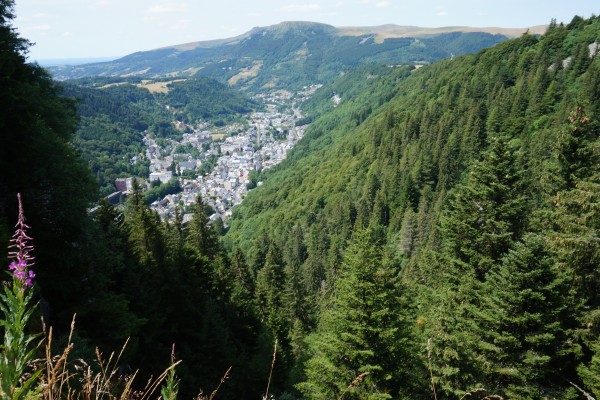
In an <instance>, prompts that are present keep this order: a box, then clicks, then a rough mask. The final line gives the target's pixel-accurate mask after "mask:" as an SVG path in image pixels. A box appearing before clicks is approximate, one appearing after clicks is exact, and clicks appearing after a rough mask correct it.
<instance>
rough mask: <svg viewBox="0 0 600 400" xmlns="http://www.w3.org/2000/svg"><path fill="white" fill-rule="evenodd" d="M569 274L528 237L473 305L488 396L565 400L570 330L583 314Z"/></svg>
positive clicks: (538, 240)
mask: <svg viewBox="0 0 600 400" xmlns="http://www.w3.org/2000/svg"><path fill="white" fill-rule="evenodd" d="M570 287H571V282H570V279H569V278H568V275H567V274H566V273H565V271H563V270H560V269H558V268H556V266H555V264H554V257H553V254H551V253H550V252H549V251H548V250H547V248H546V244H545V243H544V240H543V238H542V237H540V236H538V235H533V234H528V235H525V237H524V238H523V240H522V241H521V242H518V243H516V244H515V245H514V247H513V248H512V249H511V250H510V251H509V253H508V254H506V256H505V257H504V258H503V259H502V261H501V263H500V264H499V265H497V266H495V267H494V268H493V269H492V271H491V272H490V273H489V274H488V279H487V281H486V282H485V283H484V284H483V287H482V292H483V293H485V295H483V296H481V298H480V304H479V305H477V306H474V305H472V306H471V310H472V313H473V314H474V320H475V323H476V329H477V330H478V331H479V334H480V336H481V341H480V342H479V344H478V353H479V354H480V355H481V356H480V357H478V362H477V365H478V366H479V367H481V368H482V369H483V375H484V378H483V380H484V387H485V388H486V390H487V391H488V393H493V394H497V395H502V396H504V397H505V398H510V399H536V398H540V399H541V398H545V396H548V395H550V396H552V397H554V398H565V397H564V396H565V393H564V390H565V387H568V383H567V382H566V381H565V380H564V379H562V378H561V376H563V375H564V374H565V371H567V373H568V370H569V359H570V357H569V353H570V352H572V351H573V348H572V347H570V346H569V344H568V340H567V330H568V329H569V328H570V327H571V326H573V319H574V318H575V315H576V313H577V311H578V306H577V303H576V301H575V299H574V297H573V294H572V293H573V292H572V291H571V289H570Z"/></svg>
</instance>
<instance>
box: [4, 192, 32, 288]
mask: <svg viewBox="0 0 600 400" xmlns="http://www.w3.org/2000/svg"><path fill="white" fill-rule="evenodd" d="M17 199H18V200H19V219H18V221H17V224H16V225H15V228H16V230H15V233H14V235H13V237H12V239H11V240H10V245H9V246H8V248H9V249H11V251H9V252H8V256H9V257H11V258H15V259H16V261H13V262H11V263H10V265H9V266H8V269H9V271H11V272H12V274H13V278H14V279H16V280H18V281H20V282H22V283H23V284H24V285H25V286H26V287H31V286H32V285H33V279H34V278H35V273H34V272H33V271H31V270H29V269H28V268H29V267H31V266H32V265H33V257H32V256H31V254H30V252H31V251H33V246H32V245H30V244H29V241H31V240H32V239H31V238H30V237H29V236H27V232H26V230H27V229H28V228H29V226H28V225H27V224H26V223H25V214H24V212H23V204H22V203H21V194H20V193H18V194H17Z"/></svg>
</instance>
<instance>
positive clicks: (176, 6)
mask: <svg viewBox="0 0 600 400" xmlns="http://www.w3.org/2000/svg"><path fill="white" fill-rule="evenodd" d="M186 10H187V4H185V3H167V4H158V5H155V6H153V7H150V8H149V9H148V10H146V12H147V13H149V14H166V13H172V12H185V11H186Z"/></svg>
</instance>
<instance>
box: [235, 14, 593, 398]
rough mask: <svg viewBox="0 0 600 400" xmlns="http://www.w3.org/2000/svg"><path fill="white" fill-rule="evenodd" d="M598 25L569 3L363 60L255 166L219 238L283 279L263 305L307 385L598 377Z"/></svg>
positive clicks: (558, 381)
mask: <svg viewBox="0 0 600 400" xmlns="http://www.w3.org/2000/svg"><path fill="white" fill-rule="evenodd" d="M599 41H600V19H598V18H596V17H593V18H591V19H589V20H584V19H582V18H579V17H575V18H574V19H573V20H572V22H571V23H570V24H569V25H567V26H563V25H562V24H561V25H557V24H555V23H552V24H551V25H550V27H549V29H548V31H547V33H546V34H545V35H543V36H542V37H541V38H537V37H535V36H532V35H528V34H526V35H523V36H522V37H520V38H518V39H514V40H511V41H508V42H504V43H501V44H499V45H496V46H495V47H493V48H491V49H488V50H484V51H482V52H480V53H478V54H476V55H470V56H464V57H459V58H455V59H453V60H444V61H440V62H437V63H435V64H433V65H430V66H427V67H423V68H421V69H419V70H416V71H412V72H411V73H410V74H409V73H407V72H406V71H404V70H402V69H393V70H389V71H388V72H387V73H381V71H379V72H378V73H376V74H369V73H368V72H367V71H362V72H359V73H360V74H362V77H363V78H362V79H370V80H371V82H370V84H369V85H368V86H367V87H366V88H365V89H364V90H363V91H362V92H360V93H359V94H357V95H354V96H352V97H351V98H350V99H348V100H347V101H342V102H341V103H340V105H339V106H338V107H337V108H335V110H333V111H332V112H330V113H326V114H324V115H323V116H321V117H320V118H319V119H317V120H316V121H315V122H314V124H313V125H312V126H311V128H310V129H309V130H308V131H307V133H306V136H305V139H304V141H303V142H301V143H300V144H299V145H298V146H297V147H296V148H294V150H293V151H292V152H291V153H290V155H289V157H288V159H287V160H286V162H284V163H282V164H281V165H280V166H278V167H277V168H274V169H273V170H272V171H270V172H268V173H266V174H264V175H263V179H264V184H263V185H262V186H261V187H260V188H258V189H256V190H255V191H253V192H251V193H250V194H249V195H248V198H247V199H246V200H245V201H244V203H243V204H242V205H241V206H240V207H239V208H237V209H236V212H235V214H234V219H233V220H232V224H231V229H230V231H229V233H228V235H227V237H226V240H227V244H228V246H230V247H235V246H239V247H241V248H242V249H243V250H244V251H245V252H246V254H247V255H248V257H249V258H250V259H251V260H252V268H254V271H255V273H256V274H257V278H256V279H257V283H256V285H257V286H256V297H257V299H260V298H261V297H260V296H261V293H273V292H281V293H283V295H282V298H281V299H278V300H277V299H270V300H269V301H266V302H264V303H263V309H262V312H263V313H264V315H266V316H267V315H271V317H269V318H270V320H273V321H277V323H274V324H273V325H272V326H271V329H272V331H273V332H274V334H276V335H277V336H279V337H280V339H281V340H282V341H284V342H286V341H287V343H288V345H289V348H290V349H291V350H290V351H291V352H292V353H293V354H295V356H296V360H300V361H301V360H303V359H308V360H309V361H308V363H307V364H305V366H304V367H300V370H302V371H303V372H299V371H296V373H299V374H300V375H298V376H297V379H299V380H301V381H304V383H302V384H301V385H298V386H297V388H298V389H299V390H300V392H301V393H302V394H303V395H304V396H305V397H307V398H332V397H335V395H336V394H339V393H341V392H342V391H343V390H344V388H346V387H347V386H348V385H349V384H350V382H352V381H353V380H354V379H355V378H356V377H357V376H359V375H361V374H364V375H363V376H362V378H361V379H362V380H363V383H361V384H357V385H356V387H354V388H352V389H351V390H350V392H351V395H352V396H355V398H388V396H389V398H397V397H403V398H416V397H431V395H432V394H431V392H432V390H437V392H438V394H440V393H441V394H443V395H444V397H446V396H447V397H448V398H454V397H456V398H460V397H461V396H464V395H465V394H466V393H469V392H470V391H472V393H471V395H470V396H472V397H474V398H475V397H476V396H479V397H482V398H483V397H485V396H488V395H492V394H496V395H500V396H503V398H577V396H578V395H581V393H580V392H579V391H578V389H576V388H575V386H573V385H577V386H578V387H579V388H584V390H586V391H588V392H591V393H595V394H596V395H598V394H599V392H598V391H599V390H600V389H599V386H598V380H597V376H598V365H599V364H598V357H600V355H599V354H598V349H599V347H598V333H599V332H598V326H600V325H599V322H600V321H599V320H598V316H599V315H600V311H599V307H600V303H599V300H600V299H599V298H598V290H599V289H600V288H599V284H600V272H599V271H598V262H599V244H598V241H597V237H598V228H599V214H598V201H599V193H600V191H599V190H600V186H599V185H600V181H599V178H600V175H599V171H598V168H599V165H600V164H599V160H598V151H599V150H598V149H599V142H598V140H599V139H598V133H599V122H600V60H599V57H598V56H597V54H596V49H597V42H599ZM367 75H369V76H367ZM407 75H410V76H407ZM361 84H362V83H359V85H361ZM322 90H329V91H330V92H328V93H327V94H326V95H323V96H322V99H321V101H322V103H321V104H327V99H328V98H329V96H330V95H331V94H332V93H333V92H334V90H332V89H331V88H327V87H324V88H323V89H322ZM318 96H319V94H318V93H317V94H316V95H315V97H316V98H318ZM312 107H313V108H312V110H313V111H312V112H313V113H314V114H315V115H319V114H320V113H319V112H318V108H319V107H320V106H319V105H318V104H317V105H316V106H315V105H314V104H313V106H312ZM273 248H275V249H277V252H278V253H279V254H280V262H279V264H277V268H280V271H279V272H278V273H275V272H274V271H273V268H274V266H273V264H272V263H269V262H268V261H265V254H267V256H268V255H269V254H271V253H272V252H273V251H274V250H272V249H273ZM267 259H268V257H267ZM373 260H375V261H376V262H375V264H372V262H373ZM278 274H279V275H278ZM278 276H279V278H277V277H278ZM361 285H362V286H361ZM364 285H367V286H364ZM386 296H391V299H389V298H387V297H386ZM408 299H410V301H409V300H408ZM259 304H260V303H259ZM358 309H364V312H366V313H367V314H365V315H363V316H360V315H359V314H357V312H358V311H356V312H354V311H351V310H358ZM259 311H260V310H259ZM274 316H277V318H275V317H274ZM390 324H391V325H390ZM392 327H393V328H392ZM389 329H392V330H391V331H390V330H389ZM306 335H308V336H307V340H306V341H303V340H302V339H301V338H303V337H305V336H306ZM396 335H400V336H399V337H398V336H396ZM392 338H395V339H393V340H392ZM402 340H403V341H404V342H402ZM401 342H402V343H404V344H403V345H402V346H401V347H403V348H402V349H397V346H398V343H401ZM407 349H408V350H407ZM398 351H400V353H398ZM407 351H408V354H406V352H407ZM402 352H405V353H404V355H402V354H401V353H402ZM303 373H305V374H306V375H302V374H303ZM399 382H402V383H399ZM432 383H433V386H435V388H432ZM548 396H549V397H548ZM348 397H350V395H348Z"/></svg>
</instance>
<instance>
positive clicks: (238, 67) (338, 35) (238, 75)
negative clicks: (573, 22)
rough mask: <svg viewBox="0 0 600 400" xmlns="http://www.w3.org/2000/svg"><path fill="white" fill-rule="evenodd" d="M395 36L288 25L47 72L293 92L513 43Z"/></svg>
mask: <svg viewBox="0 0 600 400" xmlns="http://www.w3.org/2000/svg"><path fill="white" fill-rule="evenodd" d="M398 29H401V28H397V27H395V28H394V27H393V26H391V25H385V26H383V28H381V29H380V31H381V34H379V33H377V32H378V31H376V30H374V29H373V28H372V27H366V28H364V32H366V33H361V32H357V31H353V32H350V31H348V30H346V31H345V30H340V29H339V28H336V27H333V26H331V25H327V24H322V23H315V22H306V21H286V22H282V23H280V24H276V25H271V26H267V27H255V28H253V29H251V30H250V31H248V32H246V33H244V34H242V35H238V36H234V37H232V38H227V39H217V40H211V41H201V42H190V43H183V44H178V45H174V46H168V47H161V48H157V49H154V50H149V51H140V52H136V53H132V54H129V55H127V56H125V57H122V58H119V59H117V60H113V61H110V62H104V63H95V64H87V65H78V66H61V67H53V68H51V69H50V71H51V73H52V74H53V75H54V77H55V78H56V79H58V80H66V79H73V78H83V77H91V76H121V77H127V76H139V77H144V78H157V77H175V76H193V75H196V74H198V75H203V76H209V77H212V78H215V79H218V80H220V81H221V82H224V83H225V82H229V83H230V84H231V85H232V86H237V87H238V88H239V89H242V90H246V91H250V92H259V91H262V90H265V89H291V90H295V89H299V88H301V87H302V86H306V85H310V84H316V83H326V82H331V81H332V80H333V79H335V78H336V77H337V76H339V74H340V73H343V72H345V71H347V70H349V69H351V68H354V67H356V66H359V65H364V64H383V65H386V64H387V65H400V64H414V63H430V62H433V61H436V60H439V59H442V58H447V57H452V56H453V55H460V54H466V53H473V52H476V51H479V50H481V49H483V48H486V47H490V46H493V45H495V44H497V43H499V42H502V41H504V40H506V39H507V38H508V36H506V35H501V34H492V33H486V32H461V31H458V30H457V28H453V29H454V31H452V32H442V31H438V32H434V33H432V32H431V31H430V30H427V31H423V32H426V33H427V35H426V36H423V37H419V38H418V39H417V38H416V36H414V35H413V36H411V37H408V36H406V37H399V36H398V35H399V34H397V33H394V32H396V31H398ZM415 29H417V28H410V29H409V30H412V31H415ZM419 29H420V28H419ZM406 30H407V29H404V31H406ZM524 30H525V29H524ZM346 32H349V33H346ZM386 32H387V33H386ZM405 33H406V32H405ZM384 36H385V37H384ZM249 71H252V73H248V72H249Z"/></svg>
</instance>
